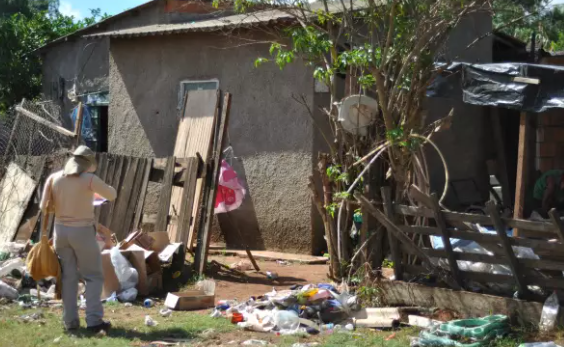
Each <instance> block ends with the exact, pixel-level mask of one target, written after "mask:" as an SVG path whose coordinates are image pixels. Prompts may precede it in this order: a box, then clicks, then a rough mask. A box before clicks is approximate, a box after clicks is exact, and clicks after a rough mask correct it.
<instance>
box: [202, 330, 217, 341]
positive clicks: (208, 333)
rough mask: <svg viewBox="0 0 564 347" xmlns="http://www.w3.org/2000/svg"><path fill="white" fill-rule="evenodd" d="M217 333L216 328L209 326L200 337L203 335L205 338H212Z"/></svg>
mask: <svg viewBox="0 0 564 347" xmlns="http://www.w3.org/2000/svg"><path fill="white" fill-rule="evenodd" d="M215 334H216V331H215V329H213V328H209V329H206V330H204V331H202V333H201V334H200V337H202V338H204V339H209V338H212V337H213V336H214V335H215Z"/></svg>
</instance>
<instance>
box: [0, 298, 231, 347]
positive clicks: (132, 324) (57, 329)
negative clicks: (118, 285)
mask: <svg viewBox="0 0 564 347" xmlns="http://www.w3.org/2000/svg"><path fill="white" fill-rule="evenodd" d="M105 308H106V316H107V318H109V320H110V321H111V322H112V326H113V327H112V329H111V330H110V331H109V332H108V334H107V336H97V335H93V334H91V333H88V332H87V330H86V329H84V328H82V329H80V330H78V331H77V332H76V333H74V335H68V334H65V332H64V330H63V328H62V324H61V323H60V320H61V312H60V310H50V309H48V308H44V309H32V310H22V309H20V308H15V307H14V308H10V309H8V310H3V311H0V346H13V347H20V346H21V347H24V346H25V347H35V346H37V347H45V346H54V345H55V344H54V342H53V341H54V340H55V339H57V338H59V337H60V341H59V343H58V344H57V346H62V347H65V346H77V345H80V346H86V347H91V346H104V347H105V346H108V347H114V346H115V347H121V346H143V345H145V344H146V342H151V341H157V340H164V339H170V338H176V339H182V340H193V339H198V338H199V334H200V333H202V332H203V331H205V330H206V329H209V328H213V329H214V330H215V331H216V332H217V333H226V332H229V331H232V330H235V327H234V326H233V325H231V324H230V323H229V322H228V321H227V320H225V319H219V320H218V319H212V318H210V317H208V316H207V315H202V314H194V313H188V312H174V313H173V315H172V317H170V318H163V317H161V316H160V315H159V313H158V311H159V309H160V307H153V308H150V309H144V308H142V307H139V306H133V307H123V305H122V306H121V307H118V306H116V304H111V305H106V307H105ZM38 311H41V312H43V314H44V318H43V319H42V320H41V321H42V323H39V322H30V323H24V322H22V321H21V320H20V319H18V317H19V316H21V315H23V314H32V313H35V312H38ZM112 311H114V312H112ZM146 314H148V315H150V316H151V317H152V318H153V319H154V320H156V321H157V322H158V323H159V325H158V326H156V327H147V326H145V323H144V320H145V315H146ZM81 315H82V313H81ZM83 322H84V321H83ZM83 324H84V323H83Z"/></svg>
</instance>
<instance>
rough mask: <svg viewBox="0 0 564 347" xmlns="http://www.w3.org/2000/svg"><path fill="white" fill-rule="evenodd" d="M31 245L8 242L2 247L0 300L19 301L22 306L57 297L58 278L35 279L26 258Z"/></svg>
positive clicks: (35, 304)
mask: <svg viewBox="0 0 564 347" xmlns="http://www.w3.org/2000/svg"><path fill="white" fill-rule="evenodd" d="M30 246H31V245H28V244H25V243H20V242H7V243H5V244H4V245H2V247H1V248H0V300H3V301H18V302H19V303H20V305H21V306H24V307H31V306H37V305H38V304H39V302H40V299H42V300H53V299H55V288H56V283H57V280H56V278H54V277H52V278H47V279H44V280H41V281H37V282H36V281H34V280H33V278H32V277H31V276H30V274H29V272H28V270H27V268H26V263H25V259H26V257H27V253H28V252H29V250H30V249H31V247H30Z"/></svg>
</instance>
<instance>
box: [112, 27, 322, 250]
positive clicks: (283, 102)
mask: <svg viewBox="0 0 564 347" xmlns="http://www.w3.org/2000/svg"><path fill="white" fill-rule="evenodd" d="M240 35H244V34H237V35H233V36H231V37H227V36H225V35H222V34H213V33H209V34H200V33H197V34H181V35H168V36H166V35H165V36H159V37H142V38H134V39H112V41H111V46H110V83H109V84H110V94H111V96H112V97H111V103H110V131H109V137H110V138H109V148H110V150H111V152H113V153H118V154H123V155H136V156H139V155H141V156H147V157H151V156H156V157H164V156H169V155H172V153H173V150H174V143H175V138H176V132H177V125H178V119H179V118H178V116H179V113H178V109H177V107H178V95H179V88H180V82H181V81H183V80H209V79H217V80H219V88H220V89H221V90H223V91H226V92H230V93H232V106H231V114H230V120H229V127H228V132H227V134H228V140H227V141H228V145H231V146H232V147H233V149H234V153H235V156H236V157H237V158H236V159H233V166H234V168H235V170H236V171H237V172H238V173H239V174H240V175H241V176H242V177H241V178H243V180H244V181H245V182H246V184H247V187H248V192H249V194H248V196H247V198H246V199H245V203H244V204H243V206H242V207H241V208H240V209H238V210H237V211H235V212H234V213H231V214H230V215H229V216H228V217H227V216H220V217H219V223H220V226H221V229H222V230H223V231H224V232H225V235H224V237H225V240H226V242H227V243H228V245H230V246H241V245H243V244H244V243H248V245H249V246H250V247H252V248H255V249H257V248H258V249H265V248H266V249H271V250H284V251H288V252H292V251H294V252H302V253H311V251H312V225H311V218H312V217H311V215H312V209H313V207H312V204H311V200H310V195H309V191H308V187H307V184H308V177H309V176H310V175H311V173H312V165H313V158H312V157H313V156H314V155H316V154H315V149H314V140H313V139H314V133H313V132H314V127H313V125H312V123H311V121H310V118H309V117H308V115H307V113H306V109H305V108H304V107H303V106H302V105H300V104H298V103H297V102H296V101H295V100H293V99H292V95H304V96H305V97H306V100H308V103H309V105H310V106H311V105H312V104H313V90H314V87H313V83H314V82H313V77H312V71H310V70H309V69H308V68H306V67H305V66H304V64H302V63H296V64H292V65H291V66H288V67H287V68H286V69H285V70H284V71H280V69H279V68H278V67H276V66H274V65H270V64H267V65H263V66H261V67H260V68H255V67H254V61H255V59H256V58H257V57H263V56H268V54H269V53H268V49H269V45H268V44H256V45H248V44H246V45H243V46H242V45H241V44H242V43H248V41H243V40H240V39H239V37H240ZM254 39H258V40H260V38H258V37H254ZM237 229H238V230H239V232H240V233H241V236H239V234H238V232H237Z"/></svg>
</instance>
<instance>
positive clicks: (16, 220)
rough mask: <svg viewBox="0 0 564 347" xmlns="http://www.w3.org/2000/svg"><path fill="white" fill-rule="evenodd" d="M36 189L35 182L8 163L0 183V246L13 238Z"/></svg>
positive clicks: (17, 167)
mask: <svg viewBox="0 0 564 347" xmlns="http://www.w3.org/2000/svg"><path fill="white" fill-rule="evenodd" d="M36 187H37V182H35V181H34V180H33V179H32V178H31V177H29V175H28V174H27V173H26V172H25V171H23V170H22V169H21V168H20V167H19V166H18V165H16V164H14V163H10V165H9V166H8V169H7V170H6V174H5V175H4V177H3V178H2V181H1V182H0V245H1V244H4V243H5V242H10V241H12V239H13V238H14V236H15V234H16V232H17V231H18V226H19V225H20V222H21V219H22V217H23V215H24V213H25V210H26V208H27V205H28V203H29V200H30V199H31V196H32V195H33V192H34V191H35V188H36Z"/></svg>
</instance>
